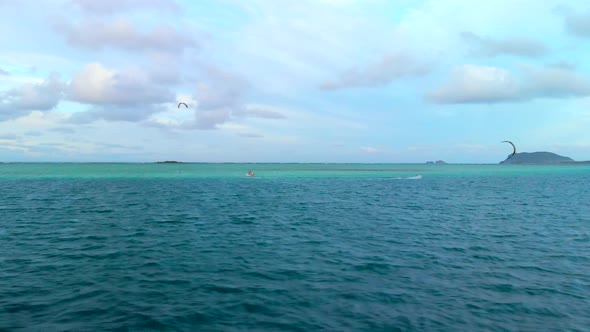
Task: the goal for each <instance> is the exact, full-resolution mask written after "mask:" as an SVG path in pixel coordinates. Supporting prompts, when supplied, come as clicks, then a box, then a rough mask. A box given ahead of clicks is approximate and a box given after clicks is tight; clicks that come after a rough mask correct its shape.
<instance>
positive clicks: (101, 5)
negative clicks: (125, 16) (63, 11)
mask: <svg viewBox="0 0 590 332" xmlns="http://www.w3.org/2000/svg"><path fill="white" fill-rule="evenodd" d="M72 3H73V4H74V5H76V6H77V7H79V8H80V9H81V10H83V11H84V12H87V13H92V14H114V13H117V12H122V11H129V10H137V9H155V10H158V11H161V10H165V11H177V10H178V9H179V7H178V4H177V3H176V2H175V1H171V0H100V1H96V0H72Z"/></svg>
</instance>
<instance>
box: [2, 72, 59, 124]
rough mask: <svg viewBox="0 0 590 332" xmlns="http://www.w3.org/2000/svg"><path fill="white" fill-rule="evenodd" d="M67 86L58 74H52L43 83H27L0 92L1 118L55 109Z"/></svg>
mask: <svg viewBox="0 0 590 332" xmlns="http://www.w3.org/2000/svg"><path fill="white" fill-rule="evenodd" d="M65 87H66V84H65V82H63V81H62V80H60V78H59V76H58V75H57V74H51V75H50V76H49V77H48V78H47V79H45V80H44V81H43V82H41V83H25V84H23V85H22V86H21V87H19V88H16V89H12V90H9V91H7V92H4V93H0V120H6V119H11V118H17V117H20V116H24V115H27V114H29V113H30V112H32V111H47V110H51V109H53V108H54V107H55V106H57V104H58V103H59V101H60V100H61V99H62V97H63V94H64V89H65Z"/></svg>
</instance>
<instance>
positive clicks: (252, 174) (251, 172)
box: [246, 170, 256, 176]
mask: <svg viewBox="0 0 590 332" xmlns="http://www.w3.org/2000/svg"><path fill="white" fill-rule="evenodd" d="M246 176H256V174H254V172H253V171H252V170H249V171H248V174H246Z"/></svg>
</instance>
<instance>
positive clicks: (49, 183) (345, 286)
mask: <svg viewBox="0 0 590 332" xmlns="http://www.w3.org/2000/svg"><path fill="white" fill-rule="evenodd" d="M250 169H252V170H254V172H256V175H257V176H256V177H246V176H245V174H246V172H247V171H248V170H250ZM0 330H6V331H19V330H23V331H82V330H84V331H87V330H118V331H134V330H141V331H146V330H157V331H589V330H590V166H589V165H562V166H557V165H553V166H518V165H396V164H390V165H388V164H382V165H376V164H371V165H362V164H347V165H337V164H332V165H330V164H0Z"/></svg>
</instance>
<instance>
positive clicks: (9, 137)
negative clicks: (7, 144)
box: [0, 134, 19, 140]
mask: <svg viewBox="0 0 590 332" xmlns="http://www.w3.org/2000/svg"><path fill="white" fill-rule="evenodd" d="M18 138H19V137H18V136H17V135H15V134H1V135H0V140H15V139H18Z"/></svg>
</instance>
